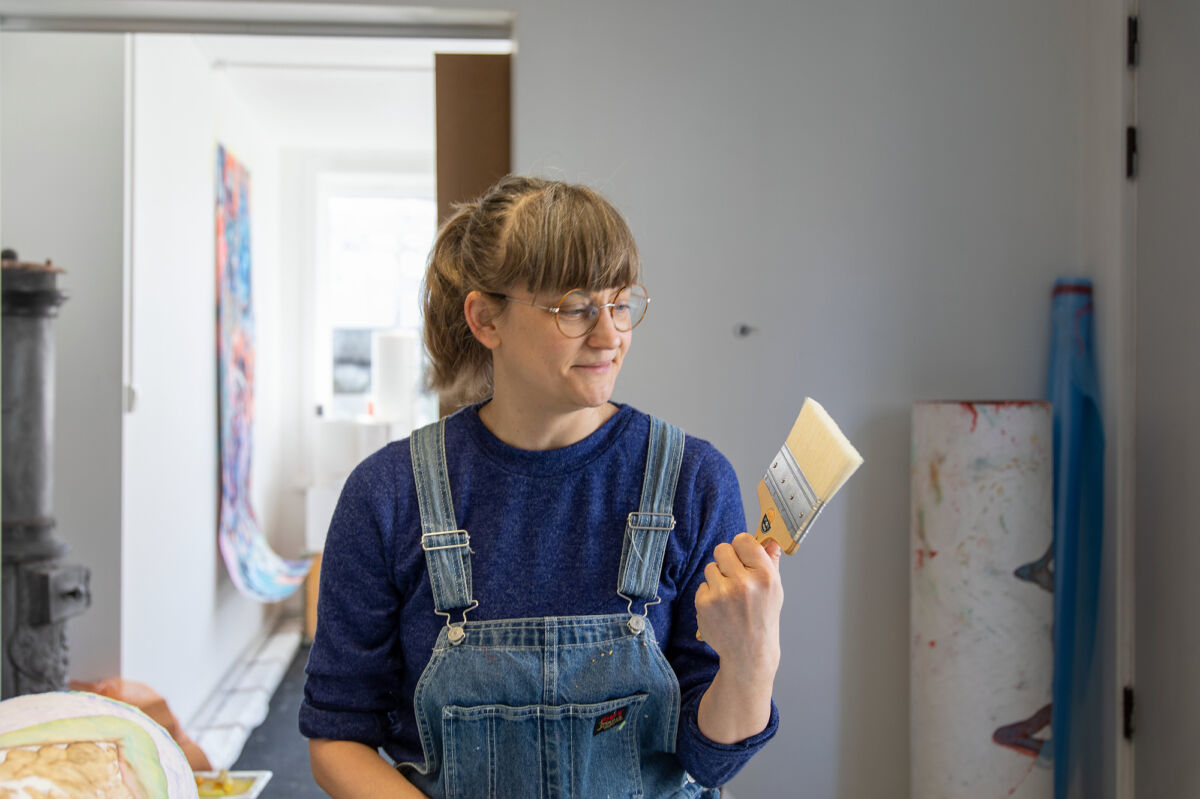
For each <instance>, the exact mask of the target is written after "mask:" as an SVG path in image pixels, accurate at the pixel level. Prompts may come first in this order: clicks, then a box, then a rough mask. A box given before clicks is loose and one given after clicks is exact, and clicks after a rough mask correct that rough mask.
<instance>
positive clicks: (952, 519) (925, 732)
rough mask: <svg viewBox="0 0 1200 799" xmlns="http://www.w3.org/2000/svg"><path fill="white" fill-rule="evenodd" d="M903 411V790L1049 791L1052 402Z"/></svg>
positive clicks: (935, 798)
mask: <svg viewBox="0 0 1200 799" xmlns="http://www.w3.org/2000/svg"><path fill="white" fill-rule="evenodd" d="M912 421H913V430H912V465H911V467H912V472H911V481H912V519H911V525H910V536H911V547H912V571H911V586H910V590H911V601H912V606H911V611H912V628H911V635H912V640H911V653H912V661H911V672H910V675H911V703H912V705H911V724H912V738H911V745H912V772H911V773H912V791H911V793H912V795H913V796H919V797H922V799H956V798H957V797H963V796H972V797H974V796H980V797H982V796H994V797H1002V796H1003V797H1007V796H1013V797H1024V798H1026V799H1035V798H1036V799H1050V797H1051V796H1053V785H1052V777H1053V768H1052V762H1053V761H1052V759H1051V751H1050V750H1051V744H1050V737H1051V736H1050V715H1051V705H1050V695H1051V694H1050V689H1051V679H1052V676H1053V664H1054V657H1053V650H1052V648H1051V635H1052V626H1053V615H1054V602H1053V594H1052V591H1053V588H1054V584H1053V571H1052V568H1053V567H1052V558H1053V548H1052V545H1053V540H1052V534H1051V533H1052V530H1051V505H1052V491H1053V488H1052V475H1053V471H1052V461H1053V457H1052V449H1051V442H1052V437H1051V436H1052V432H1051V414H1050V404H1049V403H1047V402H941V403H939V402H923V403H918V404H917V405H915V406H914V407H913V420H912Z"/></svg>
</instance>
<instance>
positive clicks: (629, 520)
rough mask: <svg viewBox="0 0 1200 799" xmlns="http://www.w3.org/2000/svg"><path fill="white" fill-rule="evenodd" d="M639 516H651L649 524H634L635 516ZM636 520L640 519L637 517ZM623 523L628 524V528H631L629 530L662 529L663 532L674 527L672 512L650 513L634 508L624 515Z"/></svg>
mask: <svg viewBox="0 0 1200 799" xmlns="http://www.w3.org/2000/svg"><path fill="white" fill-rule="evenodd" d="M641 516H650V517H652V518H651V522H652V523H650V524H635V523H634V519H635V517H641ZM659 520H662V521H661V522H660V521H659ZM637 521H641V519H640V518H639V519H637ZM625 524H627V525H628V526H629V529H631V530H662V531H664V532H670V531H671V530H674V529H675V514H673V513H651V512H649V511H637V510H635V511H633V512H632V513H630V514H629V516H628V517H626V519H625Z"/></svg>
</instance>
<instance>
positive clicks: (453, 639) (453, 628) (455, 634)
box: [434, 599, 479, 646]
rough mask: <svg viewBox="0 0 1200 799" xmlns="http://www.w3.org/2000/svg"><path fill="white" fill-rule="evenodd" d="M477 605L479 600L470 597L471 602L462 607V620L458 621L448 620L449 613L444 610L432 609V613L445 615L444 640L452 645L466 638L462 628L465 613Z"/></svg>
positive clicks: (465, 632)
mask: <svg viewBox="0 0 1200 799" xmlns="http://www.w3.org/2000/svg"><path fill="white" fill-rule="evenodd" d="M477 607H479V600H478V599H472V600H471V604H470V605H468V606H467V607H465V608H463V610H462V621H458V622H454V621H450V614H449V613H448V612H446V611H441V610H435V611H434V613H436V614H437V615H439V616H445V617H446V640H448V641H449V642H450V644H451V645H452V646H458V645H459V644H461V643H462V642H463V641H464V640H466V637H467V631H466V630H464V629H463V627H464V626H465V625H466V623H467V614H468V613H470V612H471V611H472V610H474V609H475V608H477Z"/></svg>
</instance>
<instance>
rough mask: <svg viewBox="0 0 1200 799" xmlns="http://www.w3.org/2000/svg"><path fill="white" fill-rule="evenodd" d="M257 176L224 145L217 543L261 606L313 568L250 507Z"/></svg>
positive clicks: (219, 195) (219, 207)
mask: <svg viewBox="0 0 1200 799" xmlns="http://www.w3.org/2000/svg"><path fill="white" fill-rule="evenodd" d="M249 196H250V176H249V173H248V172H247V171H246V168H245V167H244V166H243V165H242V164H241V163H239V162H238V160H237V159H236V158H234V157H233V155H232V154H231V153H230V152H229V151H227V150H226V149H225V148H224V147H223V146H220V145H218V146H217V190H216V217H217V219H216V222H217V364H218V376H217V380H218V395H219V397H218V401H219V415H220V427H221V432H220V458H221V510H220V521H219V525H220V531H219V534H218V538H219V541H220V546H221V555H222V557H223V558H224V559H225V566H226V568H227V569H228V570H229V574H230V576H231V577H232V578H233V582H234V584H235V585H236V586H237V587H238V589H239V590H240V591H242V592H243V593H244V594H246V595H247V596H249V597H252V598H254V599H256V600H258V601H260V602H278V601H279V600H282V599H285V598H286V597H288V596H290V595H291V594H292V593H293V592H294V591H295V590H296V589H297V587H298V586H299V585H300V584H301V583H302V582H303V581H304V577H305V575H307V574H308V568H309V561H307V560H288V559H286V558H282V557H280V556H279V555H277V554H276V553H275V552H274V550H272V549H271V545H270V544H269V543H267V540H266V537H265V536H264V535H263V531H262V528H261V527H260V526H259V523H258V518H257V517H256V516H255V514H254V508H253V505H252V504H251V501H250V496H251V495H250V475H251V468H250V466H251V462H252V461H251V455H252V443H253V439H254V435H253V433H254V355H255V350H254V305H253V302H252V292H251V280H250V277H251V262H250V260H251V259H250V206H249Z"/></svg>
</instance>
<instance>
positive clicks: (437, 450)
mask: <svg viewBox="0 0 1200 799" xmlns="http://www.w3.org/2000/svg"><path fill="white" fill-rule="evenodd" d="M409 447H410V450H411V451H412V467H413V478H414V480H415V481H416V486H417V505H418V507H419V508H420V511H421V548H422V549H424V550H425V566H426V568H427V569H428V570H429V584H430V586H431V587H432V588H433V606H434V610H435V611H436V612H437V613H439V614H441V615H444V616H446V617H447V624H449V616H450V611H452V610H463V611H464V616H465V611H466V610H469V609H471V608H473V607H475V606H476V605H477V604H478V603H477V602H475V601H474V600H473V599H472V598H471V537H470V536H469V535H468V534H467V531H466V530H460V529H458V524H457V523H456V522H455V521H454V502H453V499H452V497H451V496H450V481H449V478H448V476H447V469H446V420H445V419H440V420H438V421H436V422H434V423H433V424H430V425H426V426H425V427H422V428H420V429H419V430H414V431H413V434H412V438H411V439H410V441H409Z"/></svg>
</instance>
